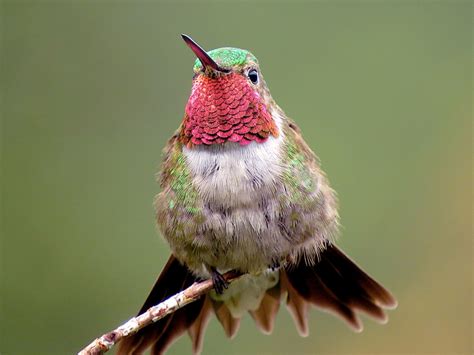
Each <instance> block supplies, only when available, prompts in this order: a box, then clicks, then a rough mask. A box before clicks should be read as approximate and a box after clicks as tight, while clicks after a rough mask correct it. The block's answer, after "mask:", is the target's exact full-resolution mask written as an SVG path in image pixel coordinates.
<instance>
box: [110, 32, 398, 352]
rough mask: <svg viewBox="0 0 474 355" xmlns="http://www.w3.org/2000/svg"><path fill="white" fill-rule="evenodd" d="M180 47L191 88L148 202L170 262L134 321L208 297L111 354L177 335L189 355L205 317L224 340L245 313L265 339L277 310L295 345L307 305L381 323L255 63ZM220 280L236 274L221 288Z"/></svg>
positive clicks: (376, 299)
mask: <svg viewBox="0 0 474 355" xmlns="http://www.w3.org/2000/svg"><path fill="white" fill-rule="evenodd" d="M182 38H183V40H184V41H185V43H186V44H187V46H188V47H189V48H190V49H191V50H192V51H193V52H194V54H195V55H196V57H197V59H196V61H195V64H194V67H193V72H194V76H193V79H192V89H191V94H190V96H189V99H188V101H187V104H186V107H185V112H184V117H183V120H182V122H181V125H180V126H179V128H178V130H177V131H176V132H175V133H174V134H173V136H172V137H171V139H170V140H169V141H168V144H167V146H166V148H165V149H164V158H163V163H162V168H161V173H160V174H159V183H160V187H161V192H160V193H159V194H158V195H157V196H156V198H155V201H154V206H155V210H156V219H157V224H158V227H159V229H160V231H161V234H162V235H163V236H164V238H165V239H166V241H167V242H168V244H169V246H170V248H171V256H170V257H169V260H168V262H167V264H166V265H165V266H164V268H163V270H162V272H161V274H160V276H159V277H158V280H157V281H156V283H155V285H154V287H153V289H152V291H151V293H150V295H149V296H148V298H147V299H146V301H145V303H144V305H143V307H142V308H141V310H140V311H139V314H141V313H143V312H145V311H146V310H147V309H148V308H149V307H151V306H153V305H156V304H158V303H159V302H161V301H163V300H165V299H166V298H168V297H170V296H172V295H174V294H176V293H178V292H179V291H182V290H183V289H185V288H187V287H189V286H190V285H192V284H193V283H194V282H196V281H199V280H203V279H208V278H212V281H213V290H212V291H210V292H209V293H208V294H206V295H205V296H203V297H201V298H200V299H199V300H197V301H196V302H194V303H191V304H189V305H187V306H185V307H183V308H181V309H179V310H178V311H176V312H174V313H172V314H171V315H168V316H166V317H165V318H163V319H161V320H159V321H157V322H156V323H153V324H152V325H150V326H148V327H146V328H144V329H142V330H140V331H138V332H137V333H135V334H133V335H132V336H130V337H128V338H126V339H124V340H123V341H122V342H121V343H120V346H119V350H118V353H119V354H140V353H142V352H144V351H145V350H146V349H147V348H149V347H151V353H152V354H163V353H164V352H166V350H167V349H168V348H169V346H171V344H172V343H173V342H174V341H175V340H176V339H177V338H178V337H180V336H181V335H183V334H184V333H186V332H187V333H188V334H189V335H190V337H191V341H192V352H193V353H194V354H199V353H200V352H201V351H202V347H203V337H204V332H205V328H206V326H207V324H208V322H209V320H210V317H211V315H212V314H215V316H216V318H217V319H218V321H219V322H220V323H221V325H222V326H223V329H224V332H225V334H226V335H227V336H228V337H230V338H232V337H234V336H235V335H236V332H237V331H238V328H239V324H240V320H241V318H242V317H243V316H244V315H245V314H247V313H249V314H250V316H251V317H252V318H253V319H254V320H255V323H256V325H257V327H258V328H259V329H260V330H261V331H262V332H263V333H266V334H269V333H271V332H272V329H273V326H274V320H275V317H276V314H277V312H278V310H279V308H280V304H281V303H284V304H285V303H286V306H287V309H288V310H289V312H290V314H291V315H292V316H293V318H294V323H295V326H296V329H297V331H298V332H299V333H300V334H301V335H302V336H307V335H308V311H309V308H310V306H316V307H318V308H320V309H322V310H326V311H329V312H332V313H334V314H335V315H337V316H339V317H340V318H342V320H344V321H345V322H346V323H347V324H348V325H349V326H350V327H351V328H352V329H354V330H355V331H361V330H362V323H361V321H360V319H359V317H358V313H365V314H367V315H369V316H371V317H372V318H374V319H375V320H377V321H379V322H381V323H384V322H386V321H387V315H386V313H385V309H391V308H395V307H396V305H397V301H396V299H395V298H394V297H393V296H392V294H391V293H390V292H389V291H388V290H387V289H385V288H384V287H383V286H382V285H381V284H380V283H378V282H377V281H375V280H374V279H373V278H371V277H370V276H369V275H368V274H367V273H365V272H364V271H363V270H362V269H361V268H359V267H358V266H357V265H356V264H355V262H354V261H352V260H351V259H350V258H349V257H348V256H346V254H345V253H344V252H342V251H341V250H340V249H339V248H338V247H337V246H336V244H335V240H336V237H337V236H338V229H339V215H338V203H337V198H336V193H335V191H334V190H333V189H332V188H331V187H330V185H329V182H328V179H327V177H326V175H325V173H324V172H323V171H322V170H321V164H320V161H319V159H318V157H317V156H316V155H315V153H313V151H312V150H311V148H310V147H309V146H308V144H307V143H306V142H305V141H304V139H303V137H302V134H301V130H300V129H299V128H298V126H297V125H296V123H295V122H294V121H293V120H292V119H290V118H289V117H288V116H287V115H286V114H285V113H284V112H283V110H282V109H281V108H280V107H279V106H278V104H277V103H276V102H275V100H274V99H273V98H272V95H271V94H270V90H269V89H268V86H267V84H266V82H265V80H264V78H263V75H262V72H261V69H260V65H259V62H258V60H257V58H256V57H255V56H254V55H253V54H252V53H251V52H249V51H247V50H244V49H239V48H232V47H224V48H218V49H214V50H211V51H209V52H206V51H205V50H204V49H203V48H202V47H201V46H199V45H198V44H197V43H196V42H195V41H194V40H192V39H191V38H190V37H189V36H187V35H184V34H183V35H182ZM230 270H235V271H238V272H240V273H243V276H242V277H240V278H239V279H237V280H235V281H234V282H232V283H227V282H226V280H225V278H223V276H222V274H223V273H224V272H227V271H230Z"/></svg>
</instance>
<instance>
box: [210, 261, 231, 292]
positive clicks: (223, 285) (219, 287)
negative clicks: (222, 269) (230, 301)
mask: <svg viewBox="0 0 474 355" xmlns="http://www.w3.org/2000/svg"><path fill="white" fill-rule="evenodd" d="M211 277H212V282H213V284H214V291H216V293H217V294H218V295H222V293H223V292H224V289H227V287H229V283H228V282H227V281H226V280H225V279H224V277H223V276H222V275H221V274H220V273H219V271H217V270H216V268H215V267H211Z"/></svg>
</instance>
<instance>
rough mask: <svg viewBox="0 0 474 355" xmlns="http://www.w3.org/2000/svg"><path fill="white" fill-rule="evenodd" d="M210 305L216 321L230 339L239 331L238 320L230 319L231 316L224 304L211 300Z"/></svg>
mask: <svg viewBox="0 0 474 355" xmlns="http://www.w3.org/2000/svg"><path fill="white" fill-rule="evenodd" d="M212 305H213V308H214V313H215V314H216V317H217V319H218V320H219V322H220V323H221V325H222V327H223V328H224V331H225V334H226V335H227V337H229V338H231V339H232V338H233V337H234V336H235V334H237V331H238V330H239V327H240V318H234V317H232V314H231V313H230V311H229V309H228V308H227V306H226V305H225V304H224V302H220V301H216V300H212Z"/></svg>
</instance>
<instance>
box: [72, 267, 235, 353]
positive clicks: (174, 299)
mask: <svg viewBox="0 0 474 355" xmlns="http://www.w3.org/2000/svg"><path fill="white" fill-rule="evenodd" d="M222 276H223V277H224V278H225V280H226V281H227V282H229V283H230V282H232V281H234V280H235V279H237V278H239V277H240V276H242V274H240V273H237V272H235V271H229V272H227V273H225V274H224V275H222ZM212 288H213V284H212V280H210V279H209V280H205V281H202V282H196V283H194V284H192V285H191V286H189V287H188V288H187V289H185V290H183V291H181V292H179V293H177V294H175V295H173V296H171V297H170V298H168V299H166V300H164V301H163V302H161V303H159V304H157V305H156V306H153V307H150V308H149V309H148V310H147V311H146V312H145V313H142V314H140V315H139V316H137V317H133V318H131V319H130V320H128V321H127V322H125V323H124V324H122V325H121V326H119V327H118V328H116V329H114V330H112V331H110V332H108V333H105V334H104V335H102V336H101V337H100V338H97V339H95V340H94V341H93V342H92V343H90V344H89V345H87V346H86V347H85V348H84V349H82V350H81V351H79V353H78V355H98V354H103V353H105V352H107V351H108V350H110V349H111V348H112V346H114V345H115V344H117V343H118V342H119V341H120V340H121V339H123V338H125V337H127V336H129V335H132V334H134V333H136V332H137V331H139V330H140V329H142V328H144V327H146V326H147V325H149V324H151V323H153V322H156V321H158V320H160V319H161V318H164V317H165V316H167V315H168V314H171V313H173V312H175V311H177V310H178V309H180V308H182V307H184V306H186V305H187V304H189V303H191V302H194V301H196V300H197V299H199V298H200V297H201V296H203V295H204V294H206V293H207V292H209V291H210V290H211V289H212Z"/></svg>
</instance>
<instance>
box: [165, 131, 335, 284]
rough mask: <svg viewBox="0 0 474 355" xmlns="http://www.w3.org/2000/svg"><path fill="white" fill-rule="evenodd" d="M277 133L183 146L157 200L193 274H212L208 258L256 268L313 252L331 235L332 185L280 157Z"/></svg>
mask: <svg viewBox="0 0 474 355" xmlns="http://www.w3.org/2000/svg"><path fill="white" fill-rule="evenodd" d="M280 140H281V138H279V139H275V138H272V137H270V138H269V140H268V141H267V142H265V143H262V144H256V143H251V144H249V145H248V146H246V147H240V146H238V145H237V144H225V145H219V146H206V147H201V146H199V147H193V148H190V149H188V148H186V147H184V148H183V150H182V152H181V153H180V154H181V155H180V156H179V157H178V158H176V164H175V166H174V168H173V170H172V172H171V175H173V174H174V176H172V178H173V179H172V182H171V184H170V185H169V186H168V187H167V188H166V189H164V190H163V191H162V192H161V193H160V194H159V195H158V197H157V200H156V208H157V215H158V224H159V225H160V228H161V230H162V232H163V235H164V236H165V238H166V239H167V241H168V242H169V244H170V246H171V248H172V250H173V254H174V255H175V256H176V257H177V258H178V259H179V260H180V261H181V262H183V263H185V264H186V265H187V266H188V267H189V268H190V269H191V270H193V271H194V272H195V273H196V274H198V275H202V276H204V277H206V276H208V273H207V271H208V270H207V268H208V267H210V266H212V267H215V268H217V269H219V270H221V271H225V270H229V269H238V270H241V271H243V272H250V273H259V272H261V271H262V270H265V269H267V268H268V267H270V266H274V265H277V264H278V263H279V262H281V261H282V260H283V259H286V258H287V257H290V258H294V257H300V256H301V255H303V256H304V257H309V258H314V257H315V256H316V255H317V253H318V249H319V248H320V247H321V245H323V244H324V242H325V240H327V239H328V238H329V237H330V234H331V232H332V231H333V230H334V229H335V228H334V227H335V225H336V224H337V222H336V220H335V217H334V216H335V215H334V214H328V213H327V211H330V210H331V208H332V207H331V206H330V205H331V204H333V198H332V195H331V191H330V190H328V189H326V190H325V189H324V187H325V185H324V184H322V183H320V181H319V180H318V179H319V177H318V175H317V174H314V175H313V174H311V173H310V172H309V171H307V169H306V167H304V165H296V166H295V165H294V164H292V163H291V162H287V161H285V159H282V156H281V155H283V154H282V152H281V150H282V146H281V141H280ZM295 180H296V182H295ZM299 180H302V182H301V184H300V183H297V181H299ZM308 181H309V182H308Z"/></svg>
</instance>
